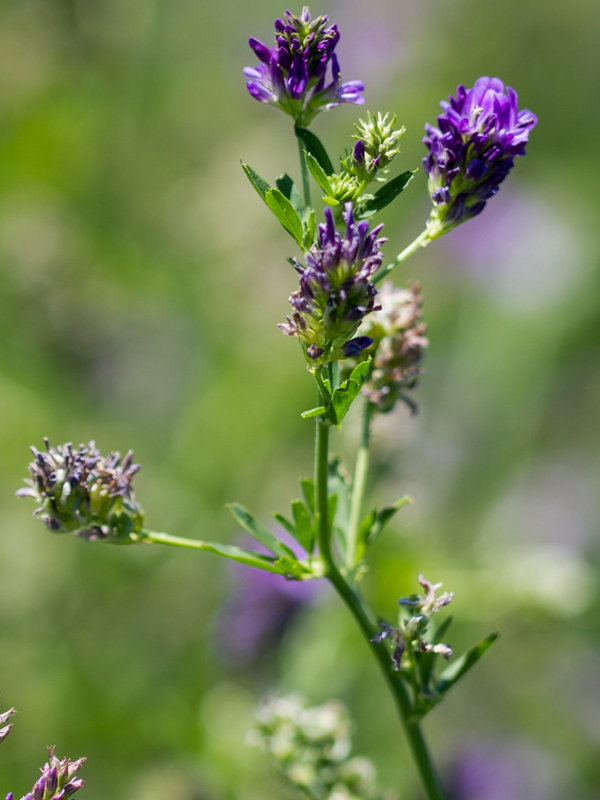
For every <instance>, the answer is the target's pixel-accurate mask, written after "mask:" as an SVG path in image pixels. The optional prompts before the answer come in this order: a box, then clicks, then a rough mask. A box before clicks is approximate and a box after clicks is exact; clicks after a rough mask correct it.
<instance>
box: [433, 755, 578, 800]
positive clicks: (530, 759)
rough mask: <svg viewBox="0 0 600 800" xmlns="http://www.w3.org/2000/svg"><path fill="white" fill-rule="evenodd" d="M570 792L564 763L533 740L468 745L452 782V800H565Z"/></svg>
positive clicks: (457, 762)
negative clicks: (562, 765) (563, 766)
mask: <svg viewBox="0 0 600 800" xmlns="http://www.w3.org/2000/svg"><path fill="white" fill-rule="evenodd" d="M568 796H570V792H569V789H568V787H567V786H565V776H564V775H561V774H560V764H559V763H557V760H556V759H554V758H553V757H552V756H551V755H550V754H549V753H545V752H544V751H542V750H540V749H539V748H537V747H535V746H534V745H533V744H531V743H530V742H519V743H516V744H510V743H507V742H493V743H489V744H488V745H481V744H479V745H472V746H470V747H467V748H465V750H464V751H463V753H462V754H461V755H460V757H459V758H458V759H457V761H456V763H455V765H454V768H453V770H452V773H451V776H450V780H449V785H448V797H449V800H562V798H564V797H568Z"/></svg>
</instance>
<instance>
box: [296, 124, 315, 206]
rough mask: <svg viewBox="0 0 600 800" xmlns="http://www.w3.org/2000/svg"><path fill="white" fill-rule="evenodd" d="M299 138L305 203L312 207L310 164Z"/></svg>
mask: <svg viewBox="0 0 600 800" xmlns="http://www.w3.org/2000/svg"><path fill="white" fill-rule="evenodd" d="M296 138H297V139H298V155H299V156H300V172H301V173H302V192H303V194H304V205H305V206H306V207H307V208H312V206H311V202H310V181H309V178H308V166H307V164H306V156H305V155H304V145H303V144H302V140H301V139H300V137H299V136H297V137H296Z"/></svg>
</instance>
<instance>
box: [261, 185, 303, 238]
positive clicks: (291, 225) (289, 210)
mask: <svg viewBox="0 0 600 800" xmlns="http://www.w3.org/2000/svg"><path fill="white" fill-rule="evenodd" d="M265 203H266V204H267V205H268V206H269V208H270V209H271V211H272V212H273V214H275V216H276V217H277V219H278V220H279V222H281V224H282V225H283V227H284V228H285V229H286V231H287V232H288V233H289V234H290V236H293V237H294V239H295V240H296V241H297V242H298V244H299V245H300V247H302V239H303V237H304V230H303V228H302V220H301V219H300V217H299V216H298V212H297V211H296V209H295V208H294V206H293V205H292V204H291V203H290V201H289V200H288V199H287V197H286V196H285V195H283V194H282V193H281V192H280V191H279V189H269V191H268V192H267V193H266V194H265Z"/></svg>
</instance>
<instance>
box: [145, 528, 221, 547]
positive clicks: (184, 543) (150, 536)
mask: <svg viewBox="0 0 600 800" xmlns="http://www.w3.org/2000/svg"><path fill="white" fill-rule="evenodd" d="M142 537H143V540H144V541H148V542H154V543H155V544H170V545H173V546H174V547H188V548H189V549H190V550H207V549H209V547H210V545H209V544H208V543H207V542H202V541H200V540H199V539H184V538H183V537H182V536H171V534H170V533H157V532H156V531H142Z"/></svg>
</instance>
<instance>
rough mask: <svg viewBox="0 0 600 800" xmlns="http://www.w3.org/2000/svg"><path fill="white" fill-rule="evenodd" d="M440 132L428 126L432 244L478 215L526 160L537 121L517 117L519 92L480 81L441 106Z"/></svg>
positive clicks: (426, 160)
mask: <svg viewBox="0 0 600 800" xmlns="http://www.w3.org/2000/svg"><path fill="white" fill-rule="evenodd" d="M440 105H441V107H442V109H443V112H444V113H443V114H440V116H439V117H438V126H439V127H438V128H434V127H433V126H432V125H429V124H427V125H426V126H425V130H426V133H427V136H426V137H425V138H424V139H423V142H424V144H425V146H426V147H427V149H428V151H429V153H428V155H427V156H426V157H425V158H424V159H423V163H424V165H425V170H426V172H427V174H428V176H429V193H430V195H431V199H432V201H433V210H432V212H431V217H430V220H429V222H428V225H427V230H428V234H429V238H430V239H435V238H437V237H438V236H442V235H443V234H444V233H447V232H448V231H449V230H451V229H452V228H455V227H456V226H457V225H460V224H461V223H462V222H466V220H468V219H471V218H472V217H475V216H477V214H480V213H481V212H482V211H483V209H484V208H485V204H486V202H487V201H488V200H489V199H490V197H493V196H494V195H495V194H496V192H497V191H498V189H499V188H500V184H501V183H502V181H503V180H504V179H505V178H506V176H507V175H508V173H509V172H510V171H511V169H512V168H513V164H514V159H515V158H517V157H519V156H524V155H525V145H526V144H527V141H528V139H529V132H530V131H531V130H532V129H533V128H534V127H535V126H536V124H537V117H536V116H535V114H532V112H531V111H527V110H523V111H519V107H518V98H517V94H516V92H515V91H514V90H513V89H511V88H510V86H508V87H506V91H505V88H504V84H503V83H502V81H501V80H500V79H499V78H479V80H477V81H476V83H475V86H473V88H472V89H465V87H464V86H459V87H458V88H457V90H456V97H452V95H451V96H450V97H449V98H448V102H446V101H443V102H442V103H440Z"/></svg>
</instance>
